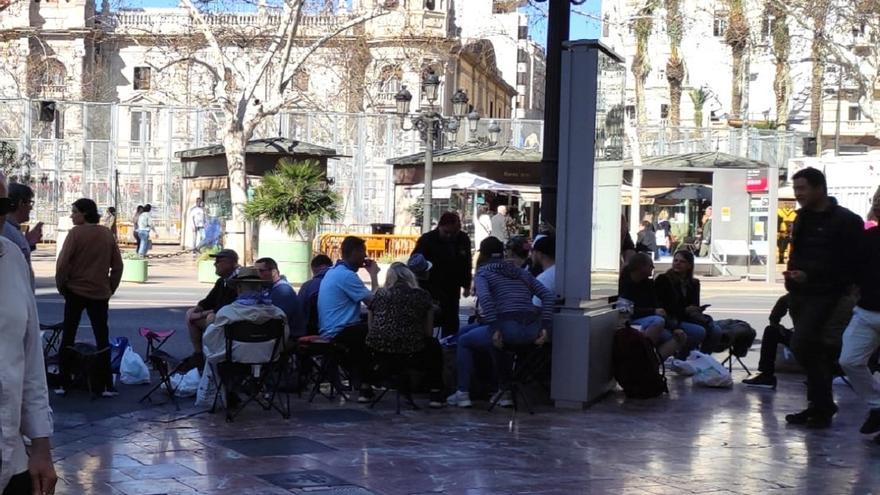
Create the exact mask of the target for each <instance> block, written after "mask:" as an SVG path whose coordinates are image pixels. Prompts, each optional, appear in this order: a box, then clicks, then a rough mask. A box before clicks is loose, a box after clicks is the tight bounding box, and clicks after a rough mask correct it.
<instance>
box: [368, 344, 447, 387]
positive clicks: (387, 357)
mask: <svg viewBox="0 0 880 495" xmlns="http://www.w3.org/2000/svg"><path fill="white" fill-rule="evenodd" d="M374 357H375V359H376V362H377V363H378V364H381V363H399V362H402V363H403V366H404V367H405V368H406V369H411V370H416V371H421V372H422V373H424V374H425V382H424V384H425V386H426V387H428V390H443V348H442V347H441V346H440V342H438V341H437V339H435V338H433V337H426V338H425V347H424V348H422V350H420V351H418V352H414V353H411V354H400V353H392V352H379V351H376V352H375V353H374ZM401 360H402V361H401Z"/></svg>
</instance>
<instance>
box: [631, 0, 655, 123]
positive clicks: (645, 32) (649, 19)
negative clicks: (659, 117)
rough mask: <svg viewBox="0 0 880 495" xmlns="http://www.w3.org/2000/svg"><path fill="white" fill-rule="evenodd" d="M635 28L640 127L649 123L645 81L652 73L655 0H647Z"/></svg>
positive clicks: (640, 11)
mask: <svg viewBox="0 0 880 495" xmlns="http://www.w3.org/2000/svg"><path fill="white" fill-rule="evenodd" d="M633 28H634V30H635V35H636V54H635V56H634V57H633V61H632V67H631V70H632V73H633V76H635V79H636V120H637V122H638V126H639V127H640V128H643V127H645V126H646V125H647V124H648V113H647V110H646V109H645V82H646V81H647V80H648V74H650V73H651V62H650V60H649V57H648V40H649V39H650V37H651V31H652V30H653V29H654V0H647V2H646V3H645V6H644V7H642V8H641V9H640V10H639V12H638V14H637V15H636V20H635V21H634V24H633Z"/></svg>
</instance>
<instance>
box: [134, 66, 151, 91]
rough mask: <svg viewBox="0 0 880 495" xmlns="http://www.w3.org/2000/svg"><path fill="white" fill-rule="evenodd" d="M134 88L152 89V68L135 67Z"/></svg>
mask: <svg viewBox="0 0 880 495" xmlns="http://www.w3.org/2000/svg"><path fill="white" fill-rule="evenodd" d="M133 84H134V89H135V90H147V89H150V68H149V67H135V68H134V82H133Z"/></svg>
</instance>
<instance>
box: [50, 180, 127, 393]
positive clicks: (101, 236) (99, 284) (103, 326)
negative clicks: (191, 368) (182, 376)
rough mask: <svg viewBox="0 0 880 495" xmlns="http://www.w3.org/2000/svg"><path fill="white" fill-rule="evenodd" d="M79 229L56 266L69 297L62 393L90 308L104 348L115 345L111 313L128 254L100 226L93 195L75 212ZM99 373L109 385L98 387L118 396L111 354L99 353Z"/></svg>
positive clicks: (70, 235)
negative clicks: (78, 334) (79, 331)
mask: <svg viewBox="0 0 880 495" xmlns="http://www.w3.org/2000/svg"><path fill="white" fill-rule="evenodd" d="M70 219H71V220H72V221H73V225H74V226H73V228H72V229H70V233H68V234H67V238H66V239H65V240H64V246H63V247H62V248H61V254H59V255H58V261H57V262H56V265H55V285H56V287H58V293H60V294H61V295H62V296H64V331H63V333H62V334H61V363H60V365H61V385H60V386H59V387H58V388H57V389H55V393H56V394H57V395H65V394H66V393H67V390H66V387H67V386H68V385H69V381H70V375H71V364H72V363H71V355H70V351H69V347H71V346H73V344H74V343H75V342H76V331H77V329H78V328H79V321H80V318H82V312H83V310H85V311H86V312H87V313H88V315H89V321H91V323H92V331H93V332H94V333H95V346H96V347H97V348H98V350H101V349H105V348H109V347H110V327H109V326H108V325H107V317H108V313H109V311H110V297H111V296H112V295H113V294H114V293H115V292H116V289H117V288H118V287H119V282H120V281H121V280H122V256H121V255H120V253H119V246H117V245H116V239H115V238H114V237H113V234H111V233H110V231H109V230H108V229H107V228H106V227H104V226H103V225H98V221H99V220H100V219H101V217H100V216H99V215H98V206H97V205H96V204H95V202H94V201H92V200H91V199H88V198H82V199H78V200H76V202H74V203H73V206H72V208H71V210H70ZM98 360H99V362H98V373H99V376H100V380H101V381H102V382H103V383H100V382H99V383H98V384H97V390H98V392H99V393H101V395H102V396H104V397H114V396H116V395H118V394H117V393H116V390H115V389H114V388H113V381H112V373H111V371H110V353H109V352H103V353H101V354H100V355H99V357H98Z"/></svg>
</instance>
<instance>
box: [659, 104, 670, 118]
mask: <svg viewBox="0 0 880 495" xmlns="http://www.w3.org/2000/svg"><path fill="white" fill-rule="evenodd" d="M660 118H661V119H668V118H669V105H667V104H666V103H661V104H660Z"/></svg>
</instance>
